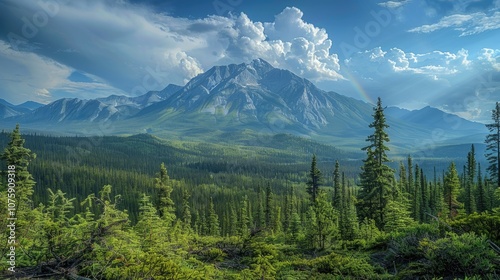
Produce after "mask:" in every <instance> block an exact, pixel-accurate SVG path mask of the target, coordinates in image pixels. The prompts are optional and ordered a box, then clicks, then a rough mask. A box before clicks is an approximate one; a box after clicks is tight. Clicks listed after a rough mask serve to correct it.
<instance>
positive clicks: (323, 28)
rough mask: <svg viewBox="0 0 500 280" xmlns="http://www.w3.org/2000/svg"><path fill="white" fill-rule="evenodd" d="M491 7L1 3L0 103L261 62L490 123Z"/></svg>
mask: <svg viewBox="0 0 500 280" xmlns="http://www.w3.org/2000/svg"><path fill="white" fill-rule="evenodd" d="M499 39H500V0H484V1H482V0H456V1H452V0H393V1H385V0H382V1H380V0H333V1H322V0H308V1H305V0H289V1H285V0H267V1H261V0H199V1H194V0H183V1H180V0H171V1H169V0H142V1H141V0H102V1H98V0H79V1H69V0H40V1H32V0H1V1H0V98H3V99H5V100H7V101H9V102H11V103H13V104H20V103H22V102H25V101H28V100H31V101H37V102H41V103H49V102H52V101H55V100H57V99H60V98H81V99H91V98H97V97H104V96H109V95H112V94H117V95H127V96H138V95H141V94H144V93H146V92H148V91H151V90H161V89H163V88H164V87H166V86H167V85H168V84H170V83H172V84H178V85H183V84H185V83H186V82H187V81H189V79H191V78H193V77H195V76H196V75H198V74H200V73H202V72H204V71H207V70H208V69H210V68H211V67H213V66H215V65H227V64H231V63H243V62H249V61H251V60H253V59H256V58H262V59H264V60H266V61H268V62H269V63H271V64H272V65H273V66H274V67H277V68H283V69H287V70H290V71H292V72H294V73H295V74H297V75H299V76H302V77H304V78H307V79H309V80H311V81H312V82H313V83H315V84H316V85H317V86H318V87H319V88H321V89H324V90H326V91H335V92H338V93H340V94H344V95H347V96H350V97H353V98H356V99H359V100H363V101H365V102H370V103H374V102H375V100H376V99H377V97H381V98H382V101H383V103H384V105H387V106H398V107H401V108H406V109H412V110H413V109H419V108H422V107H425V106H433V107H437V108H440V109H442V110H445V111H447V112H451V113H455V114H458V115H460V116H462V117H464V118H467V119H470V120H474V121H479V122H488V120H490V119H491V117H490V116H491V109H493V108H494V103H495V102H496V101H500V40H499Z"/></svg>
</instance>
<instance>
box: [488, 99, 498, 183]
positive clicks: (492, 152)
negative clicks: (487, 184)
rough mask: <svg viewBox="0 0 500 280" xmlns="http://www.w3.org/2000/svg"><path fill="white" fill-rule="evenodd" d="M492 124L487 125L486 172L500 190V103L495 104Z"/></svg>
mask: <svg viewBox="0 0 500 280" xmlns="http://www.w3.org/2000/svg"><path fill="white" fill-rule="evenodd" d="M491 118H492V120H493V122H492V123H490V124H487V125H486V127H487V128H488V130H489V132H490V134H488V135H487V136H486V140H485V143H486V154H485V156H486V159H487V160H488V162H489V166H488V168H487V171H488V173H489V175H490V176H489V178H490V180H491V181H492V182H493V184H494V185H495V186H496V187H497V188H500V178H499V176H500V103H499V102H497V103H496V105H495V109H493V111H492V113H491Z"/></svg>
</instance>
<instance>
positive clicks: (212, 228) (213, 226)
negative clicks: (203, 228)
mask: <svg viewBox="0 0 500 280" xmlns="http://www.w3.org/2000/svg"><path fill="white" fill-rule="evenodd" d="M207 221H208V224H207V225H208V235H212V236H219V235H220V229H219V216H218V215H217V213H215V208H214V201H213V199H212V198H211V197H210V204H209V207H208V217H207Z"/></svg>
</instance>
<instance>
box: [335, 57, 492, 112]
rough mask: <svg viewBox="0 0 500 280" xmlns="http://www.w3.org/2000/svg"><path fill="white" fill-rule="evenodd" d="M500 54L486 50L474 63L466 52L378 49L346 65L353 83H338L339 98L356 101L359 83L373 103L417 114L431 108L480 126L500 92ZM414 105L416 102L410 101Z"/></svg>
mask: <svg viewBox="0 0 500 280" xmlns="http://www.w3.org/2000/svg"><path fill="white" fill-rule="evenodd" d="M499 60H500V50H498V49H497V50H493V49H483V50H481V52H480V53H478V54H474V56H473V57H471V55H470V54H469V52H468V51H467V50H465V49H462V50H459V51H457V52H455V53H452V52H442V51H433V52H429V53H412V52H405V51H403V50H401V49H398V48H392V49H388V50H384V49H382V48H380V47H379V48H375V49H372V50H368V51H364V52H359V53H357V54H355V55H353V56H352V57H351V58H350V59H347V60H346V61H345V67H344V70H345V71H346V72H349V73H351V75H350V78H351V81H349V82H345V83H339V84H338V85H337V86H338V88H339V91H340V92H345V93H350V95H352V96H356V92H355V90H357V89H354V88H352V87H351V85H350V83H357V84H358V85H359V87H361V88H363V90H364V91H366V92H367V94H368V95H370V96H371V98H372V99H375V98H376V97H377V96H380V97H382V99H383V100H386V104H388V105H395V106H401V107H405V108H409V109H416V108H419V107H422V105H431V106H434V107H439V108H442V109H444V110H446V111H449V112H453V113H457V114H460V115H462V116H464V117H467V118H470V119H474V120H477V121H487V120H488V119H489V117H490V116H489V113H488V112H487V111H486V110H480V108H489V107H488V106H490V107H491V108H493V107H492V106H493V104H494V102H495V101H497V100H498V96H497V95H496V94H498V91H499V90H500V73H499V70H500V64H499V63H498V61H499ZM410 100H411V101H410Z"/></svg>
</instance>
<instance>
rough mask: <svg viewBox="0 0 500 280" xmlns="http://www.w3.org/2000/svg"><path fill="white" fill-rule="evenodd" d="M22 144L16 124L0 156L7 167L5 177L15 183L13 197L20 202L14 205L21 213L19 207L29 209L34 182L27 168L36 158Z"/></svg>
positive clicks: (22, 140) (23, 141)
mask: <svg viewBox="0 0 500 280" xmlns="http://www.w3.org/2000/svg"><path fill="white" fill-rule="evenodd" d="M24 143H25V140H24V139H23V138H22V137H21V131H20V129H19V124H18V125H16V128H15V129H14V131H12V133H11V134H10V141H9V144H8V145H7V147H6V148H5V150H4V152H3V153H2V154H1V155H0V159H2V160H4V161H5V163H6V164H7V166H8V169H7V170H9V171H7V172H6V173H7V174H5V177H7V178H8V179H13V181H15V182H16V184H15V185H16V187H15V195H16V200H17V201H19V202H20V203H18V204H17V205H16V207H18V209H16V210H21V211H22V209H19V207H21V208H24V207H29V205H30V204H31V196H32V194H33V187H34V186H35V181H34V179H33V176H32V175H31V174H30V172H29V171H28V166H29V164H30V162H31V161H32V160H34V159H35V158H36V154H34V153H32V152H31V150H30V149H28V148H25V147H24ZM2 169H3V168H2Z"/></svg>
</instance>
